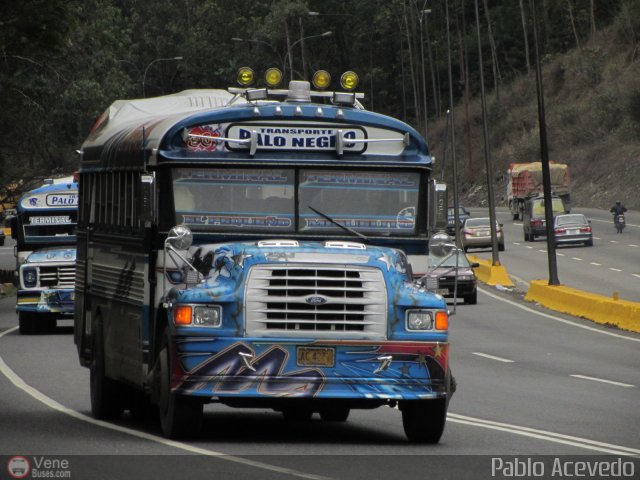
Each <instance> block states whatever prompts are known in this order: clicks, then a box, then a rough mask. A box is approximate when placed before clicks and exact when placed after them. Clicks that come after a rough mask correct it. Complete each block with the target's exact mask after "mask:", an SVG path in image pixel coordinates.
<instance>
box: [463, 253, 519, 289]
mask: <svg viewBox="0 0 640 480" xmlns="http://www.w3.org/2000/svg"><path fill="white" fill-rule="evenodd" d="M467 257H468V258H469V261H470V262H472V263H473V262H477V263H478V264H480V266H479V267H478V268H476V269H475V272H476V275H477V276H478V280H480V281H481V282H482V283H486V284H487V285H492V286H494V287H495V286H496V285H502V286H503V287H513V286H514V284H513V282H512V281H511V278H510V277H509V274H508V273H507V269H506V268H504V266H503V265H492V264H491V262H490V261H489V260H483V259H482V258H479V257H476V256H474V255H467Z"/></svg>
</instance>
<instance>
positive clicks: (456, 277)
mask: <svg viewBox="0 0 640 480" xmlns="http://www.w3.org/2000/svg"><path fill="white" fill-rule="evenodd" d="M478 266H479V264H478V263H471V262H469V259H468V258H467V256H466V255H465V254H464V253H462V252H459V255H458V256H457V260H456V255H452V256H450V257H448V258H447V259H446V260H444V262H443V263H442V264H440V265H439V266H438V267H437V268H435V269H434V270H432V271H430V272H429V273H430V275H429V276H437V277H438V289H437V293H439V294H440V295H442V296H443V297H445V298H453V297H454V290H455V294H456V297H457V298H462V299H463V300H464V303H470V304H474V305H475V304H476V303H478V279H477V277H476V273H475V272H474V271H473V269H474V268H476V267H478ZM456 267H457V268H456Z"/></svg>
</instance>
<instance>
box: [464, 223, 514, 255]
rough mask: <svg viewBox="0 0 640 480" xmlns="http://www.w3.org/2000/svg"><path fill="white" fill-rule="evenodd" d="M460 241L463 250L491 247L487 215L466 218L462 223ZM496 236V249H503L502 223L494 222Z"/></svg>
mask: <svg viewBox="0 0 640 480" xmlns="http://www.w3.org/2000/svg"><path fill="white" fill-rule="evenodd" d="M461 232H462V234H461V235H460V242H461V245H462V248H463V249H464V251H465V252H466V251H468V250H469V249H470V248H491V246H492V242H491V224H490V223H489V217H480V218H467V219H466V220H465V221H464V223H463V224H462V231H461ZM496 236H497V237H498V250H500V251H501V252H502V251H503V250H504V233H503V232H502V224H501V223H497V222H496Z"/></svg>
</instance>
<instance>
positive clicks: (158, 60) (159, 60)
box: [142, 57, 182, 98]
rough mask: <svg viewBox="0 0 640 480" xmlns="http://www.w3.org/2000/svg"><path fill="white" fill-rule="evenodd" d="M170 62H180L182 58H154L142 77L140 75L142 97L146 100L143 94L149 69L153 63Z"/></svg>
mask: <svg viewBox="0 0 640 480" xmlns="http://www.w3.org/2000/svg"><path fill="white" fill-rule="evenodd" d="M170 60H178V61H179V60H182V57H168V58H156V59H155V60H152V61H151V62H150V63H149V64H148V65H147V68H145V69H144V75H142V97H143V98H146V94H145V88H144V86H145V82H146V80H147V72H148V71H149V67H151V65H153V64H154V63H158V62H166V61H170Z"/></svg>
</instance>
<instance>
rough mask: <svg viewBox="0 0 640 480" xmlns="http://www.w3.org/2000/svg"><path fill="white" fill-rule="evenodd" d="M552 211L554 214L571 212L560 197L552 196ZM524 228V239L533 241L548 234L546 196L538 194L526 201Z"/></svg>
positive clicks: (523, 217) (523, 219)
mask: <svg viewBox="0 0 640 480" xmlns="http://www.w3.org/2000/svg"><path fill="white" fill-rule="evenodd" d="M551 211H552V212H553V216H554V217H555V216H556V215H562V214H565V213H569V212H568V211H567V210H566V206H565V204H564V203H563V201H562V199H561V198H560V197H556V196H553V197H551ZM522 229H523V232H524V241H525V242H533V241H534V240H535V239H536V237H546V236H547V222H546V219H545V207H544V197H543V196H542V195H538V196H537V197H533V198H530V199H529V200H527V201H526V202H525V206H524V212H523V213H522Z"/></svg>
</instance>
